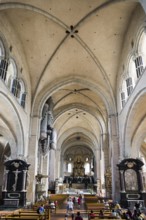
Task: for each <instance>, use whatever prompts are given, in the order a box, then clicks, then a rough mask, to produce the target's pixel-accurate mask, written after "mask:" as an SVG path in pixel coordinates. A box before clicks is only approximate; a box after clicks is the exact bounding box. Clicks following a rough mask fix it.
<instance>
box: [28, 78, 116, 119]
mask: <svg viewBox="0 0 146 220" xmlns="http://www.w3.org/2000/svg"><path fill="white" fill-rule="evenodd" d="M74 83H78V84H79V85H83V86H86V87H88V88H89V89H91V91H93V92H95V93H96V94H97V95H99V96H100V97H101V98H102V100H103V102H104V104H105V106H106V108H107V111H108V114H113V113H115V112H116V106H115V105H114V103H113V101H112V98H111V97H110V95H109V93H105V91H104V92H103V88H101V87H98V88H97V85H96V84H94V83H91V82H89V81H87V80H85V79H83V78H81V77H78V76H69V77H67V78H63V79H61V80H59V81H57V82H56V81H55V82H52V83H51V84H50V85H48V86H46V87H45V88H44V89H43V90H42V91H41V92H40V93H39V94H38V95H37V98H36V99H35V100H34V102H33V106H32V112H33V115H39V116H41V112H42V108H43V105H44V104H45V102H46V100H47V99H48V97H50V96H51V95H52V94H54V93H55V92H56V91H58V90H59V89H60V88H63V86H66V85H71V84H74Z"/></svg>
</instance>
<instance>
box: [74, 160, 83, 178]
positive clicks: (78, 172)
mask: <svg viewBox="0 0 146 220" xmlns="http://www.w3.org/2000/svg"><path fill="white" fill-rule="evenodd" d="M82 176H85V168H84V162H82V161H81V160H79V159H77V161H75V162H74V168H73V177H82Z"/></svg>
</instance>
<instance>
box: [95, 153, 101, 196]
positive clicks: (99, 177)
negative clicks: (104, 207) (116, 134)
mask: <svg viewBox="0 0 146 220" xmlns="http://www.w3.org/2000/svg"><path fill="white" fill-rule="evenodd" d="M100 153H101V152H100V149H96V151H95V158H96V169H95V171H96V173H95V174H94V178H95V180H97V194H100V187H99V186H100V183H101V170H100V160H101V158H100V156H101V155H100Z"/></svg>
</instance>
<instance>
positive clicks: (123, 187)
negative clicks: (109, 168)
mask: <svg viewBox="0 0 146 220" xmlns="http://www.w3.org/2000/svg"><path fill="white" fill-rule="evenodd" d="M120 182H121V192H125V183H124V171H123V170H120Z"/></svg>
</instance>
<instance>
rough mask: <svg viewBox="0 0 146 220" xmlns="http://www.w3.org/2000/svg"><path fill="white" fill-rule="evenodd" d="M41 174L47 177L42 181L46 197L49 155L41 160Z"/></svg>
mask: <svg viewBox="0 0 146 220" xmlns="http://www.w3.org/2000/svg"><path fill="white" fill-rule="evenodd" d="M42 174H43V175H45V176H48V177H45V178H43V179H42V181H43V184H44V188H45V191H46V192H45V196H48V179H49V153H48V154H47V156H45V157H44V158H43V170H42Z"/></svg>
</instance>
